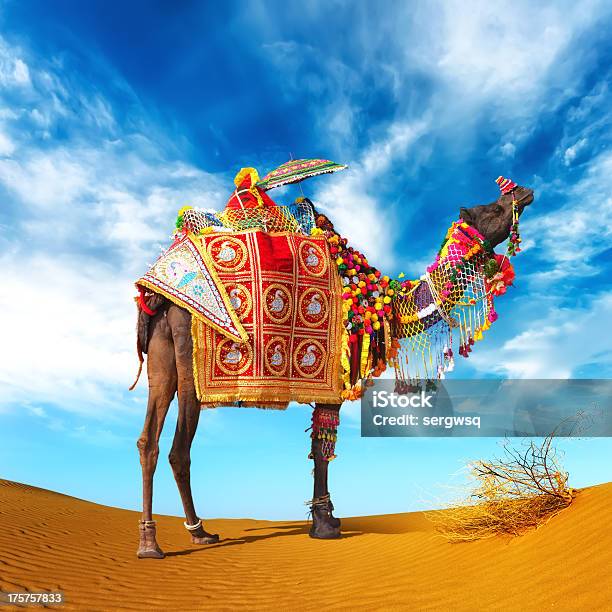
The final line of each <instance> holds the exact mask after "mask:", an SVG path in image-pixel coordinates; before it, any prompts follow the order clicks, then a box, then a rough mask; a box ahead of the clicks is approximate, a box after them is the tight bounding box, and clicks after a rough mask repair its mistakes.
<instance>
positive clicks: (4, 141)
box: [0, 132, 15, 157]
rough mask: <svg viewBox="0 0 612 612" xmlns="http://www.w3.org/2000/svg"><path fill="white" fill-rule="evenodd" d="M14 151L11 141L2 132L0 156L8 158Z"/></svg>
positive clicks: (0, 135)
mask: <svg viewBox="0 0 612 612" xmlns="http://www.w3.org/2000/svg"><path fill="white" fill-rule="evenodd" d="M14 150H15V144H14V143H13V141H12V140H11V139H10V138H9V137H8V136H7V135H6V134H4V133H3V132H0V156H1V157H8V156H9V155H11V154H12V153H13V151H14Z"/></svg>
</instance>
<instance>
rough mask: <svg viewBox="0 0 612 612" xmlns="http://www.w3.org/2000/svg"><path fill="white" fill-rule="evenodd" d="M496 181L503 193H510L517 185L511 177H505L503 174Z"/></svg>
mask: <svg viewBox="0 0 612 612" xmlns="http://www.w3.org/2000/svg"><path fill="white" fill-rule="evenodd" d="M495 182H496V183H497V184H498V185H499V188H500V190H501V192H502V195H506V194H507V193H510V192H511V191H512V190H513V189H514V188H515V187H516V183H515V182H513V181H512V180H511V179H509V178H504V177H503V176H498V177H497V180H496V181H495Z"/></svg>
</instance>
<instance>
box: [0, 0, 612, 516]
mask: <svg viewBox="0 0 612 612" xmlns="http://www.w3.org/2000/svg"><path fill="white" fill-rule="evenodd" d="M175 4H176V3H171V2H157V3H154V2H129V3H108V2H104V3H103V2H95V1H90V2H87V3H78V2H62V1H59V2H54V3H53V5H51V4H50V3H48V2H43V1H38V2H35V1H22V2H2V3H0V264H1V266H2V283H0V306H1V312H2V317H1V318H0V338H2V346H3V348H4V350H3V351H1V352H0V385H1V386H0V436H1V438H0V439H1V440H2V444H0V475H1V476H3V477H6V478H11V479H15V480H20V481H24V482H28V483H31V484H36V485H40V486H46V487H50V488H53V489H56V490H60V491H63V492H67V493H70V494H73V495H77V496H82V497H86V498H88V499H92V500H96V501H101V502H103V503H107V504H112V505H119V506H123V507H130V508H137V507H138V505H139V497H140V466H139V463H138V457H137V453H136V448H135V440H136V438H137V437H138V435H139V432H140V428H141V426H142V420H143V416H144V409H145V403H146V389H145V385H141V386H140V387H139V388H138V390H137V391H136V392H135V393H128V392H127V391H126V387H127V386H128V385H129V384H130V383H131V380H132V377H133V374H134V372H135V368H136V358H135V355H134V342H135V339H134V324H135V318H134V314H135V313H134V306H133V303H132V299H131V298H132V295H133V292H134V291H133V285H132V283H133V281H134V280H135V279H137V278H138V277H139V276H140V275H141V274H142V273H143V272H144V271H145V270H146V268H147V265H148V264H150V263H151V262H152V261H153V260H154V259H155V258H156V255H157V254H158V253H159V251H160V249H161V248H163V246H164V245H166V244H167V242H168V237H169V235H170V233H171V229H172V226H173V222H174V218H175V215H176V211H177V210H178V208H180V207H181V206H183V205H185V204H191V205H195V206H198V205H199V206H204V207H213V208H215V207H221V206H222V205H223V204H224V202H225V200H226V199H227V197H228V195H229V192H230V190H231V187H232V179H233V176H234V174H235V173H236V171H237V170H238V169H239V168H240V167H241V166H244V165H253V166H255V167H257V168H258V169H259V171H260V173H264V172H266V171H268V170H270V169H272V168H274V167H275V166H276V165H278V164H280V163H282V162H283V161H286V160H287V159H288V157H289V155H293V156H294V157H319V156H321V157H328V158H331V159H334V160H336V161H341V162H344V163H348V164H349V166H350V168H349V170H347V171H345V172H344V173H342V174H338V175H334V176H326V177H321V178H318V179H312V180H311V181H309V182H308V184H305V185H304V189H305V190H306V192H307V194H308V195H310V196H311V197H312V198H313V200H315V201H316V202H317V203H318V204H319V205H320V206H321V207H322V208H324V209H325V210H326V211H328V212H329V214H330V216H331V217H332V218H333V219H334V220H335V221H336V222H337V226H338V227H339V228H340V230H341V232H342V233H343V234H344V235H346V236H347V237H349V238H350V239H351V240H352V242H353V243H355V244H356V245H357V246H359V247H360V248H362V249H363V251H364V252H366V253H367V254H368V257H369V259H370V261H372V262H373V263H374V264H375V265H377V266H378V267H380V268H381V269H383V270H384V271H385V272H386V273H389V274H397V273H399V272H402V271H403V272H405V273H406V274H407V275H409V276H417V275H419V274H420V273H421V272H422V270H423V269H424V268H425V266H426V265H427V264H428V263H430V262H431V261H432V259H433V256H434V254H435V250H436V247H437V246H438V244H439V242H440V239H441V238H442V236H443V235H444V232H445V230H446V228H447V227H448V225H449V224H450V222H451V221H453V220H454V219H455V218H456V217H457V213H458V210H459V207H460V206H464V205H468V206H469V205H473V204H477V203H486V202H489V201H491V200H493V199H494V198H495V197H496V195H497V191H496V189H497V188H496V185H495V183H494V179H495V178H496V177H497V176H498V175H499V174H503V175H505V176H510V177H512V178H513V179H514V180H516V181H517V182H519V183H521V184H524V185H528V186H530V187H532V188H533V189H535V191H536V201H535V203H534V204H533V206H532V207H531V208H530V209H529V210H528V211H527V212H526V213H525V215H524V217H523V219H522V223H521V230H522V234H523V237H524V241H525V242H524V246H525V248H524V252H523V253H522V254H521V256H520V257H518V258H517V259H516V261H515V267H516V272H517V281H516V287H515V288H514V289H513V290H512V291H511V292H510V293H509V294H508V295H507V296H505V297H504V298H503V299H500V300H499V301H498V311H499V313H500V319H499V321H498V323H496V325H495V326H493V328H492V329H491V330H490V331H489V332H488V335H487V338H486V340H485V341H484V342H483V343H482V344H481V345H480V346H479V347H478V350H476V351H475V352H474V353H473V355H472V357H470V359H469V360H467V361H462V362H461V363H460V364H459V367H458V368H457V369H456V372H455V375H456V376H458V377H459V376H461V377H483V376H491V375H495V376H510V377H545V378H554V377H569V376H574V377H610V376H611V375H612V350H611V349H612V347H611V345H610V332H609V328H610V325H611V323H612V288H611V281H610V278H611V272H612V258H611V249H610V239H611V237H612V199H611V196H610V193H611V189H610V184H609V178H610V176H611V174H612V152H611V151H610V127H609V126H610V108H611V104H610V103H611V101H612V93H611V92H610V71H611V68H610V66H611V65H612V62H611V59H612V47H611V45H610V43H609V31H610V25H611V24H612V21H611V14H610V8H609V3H606V2H583V3H579V4H578V3H564V2H555V3H550V4H545V3H539V5H538V6H535V5H534V4H533V3H528V2H513V3H498V2H486V3H485V2H482V3H470V4H471V6H470V7H469V10H467V9H466V6H465V3H459V2H456V3H455V2H440V3H436V2H428V3H425V2H423V3H391V2H387V3H380V6H379V5H376V4H373V3H346V2H329V1H328V2H306V3H299V4H298V3H294V4H288V3H274V2H252V3H247V2H224V3H212V2H211V3H202V2H192V3H190V2H182V3H180V7H177V6H175ZM295 195H296V193H295V192H292V191H291V190H288V191H287V192H286V193H284V194H283V195H282V196H281V197H280V198H279V199H280V200H281V202H282V201H283V198H286V199H290V198H291V199H292V198H293V197H295ZM172 410H173V412H172V413H171V414H170V417H169V420H168V425H167V431H166V432H165V433H164V435H163V439H162V453H161V458H162V459H161V461H160V465H159V468H158V474H157V479H156V497H155V509H156V510H157V511H159V512H167V513H175V514H180V502H179V498H178V494H177V492H176V491H175V488H174V483H173V480H172V475H171V471H170V469H169V467H168V464H167V462H166V461H165V455H166V454H167V451H168V450H169V445H170V443H171V435H172V430H173V426H172V424H171V423H172V418H173V416H174V415H175V408H174V407H173V408H172ZM344 414H345V416H344V418H343V425H342V427H341V437H340V441H339V445H338V452H339V456H340V458H339V459H338V461H336V462H334V464H333V465H332V483H333V493H334V497H335V501H336V506H337V507H338V509H339V513H340V514H344V515H349V514H359V513H374V512H392V511H405V510H411V509H414V508H418V507H422V506H423V505H432V504H433V503H436V502H437V500H440V499H446V497H447V492H446V490H445V489H444V485H446V484H448V483H449V482H453V481H454V476H453V475H454V474H456V473H457V472H458V470H459V469H460V467H461V465H462V464H463V462H464V461H465V460H467V459H470V458H479V457H482V456H487V455H490V454H491V453H492V452H494V451H495V450H496V448H497V446H496V444H497V441H496V440H473V439H469V440H465V441H462V440H413V439H406V440H366V439H361V438H360V437H359V429H358V425H359V423H358V412H357V406H355V405H353V406H350V405H347V406H346V410H345V412H344ZM308 424H309V409H308V408H303V407H292V408H291V409H290V410H289V411H288V412H287V413H280V414H279V413H269V412H263V411H262V412H260V411H252V410H232V409H225V410H218V411H209V412H206V413H205V414H204V415H203V419H202V422H201V427H200V431H199V432H198V437H197V438H196V442H195V444H194V453H193V464H192V469H193V483H194V492H195V495H196V498H197V501H198V508H199V512H200V513H201V514H202V515H204V516H255V517H263V518H299V517H302V516H303V510H302V507H301V501H302V500H303V499H306V498H307V497H308V495H309V494H310V487H311V484H310V469H311V466H310V464H309V462H307V461H306V458H305V457H306V454H307V447H308V438H307V434H305V433H303V430H304V429H305V428H306V427H307V426H308ZM563 446H564V448H565V450H566V463H567V465H568V467H569V469H570V472H571V473H572V476H573V477H574V480H575V485H576V486H581V485H585V484H592V483H595V482H602V481H607V480H611V477H610V473H609V471H606V469H605V468H604V467H603V466H604V465H605V464H607V465H609V464H610V461H609V458H610V456H611V455H612V443H611V442H610V441H608V440H595V441H589V440H584V441H571V442H567V443H565V444H564V445H563ZM602 457H607V459H606V461H602Z"/></svg>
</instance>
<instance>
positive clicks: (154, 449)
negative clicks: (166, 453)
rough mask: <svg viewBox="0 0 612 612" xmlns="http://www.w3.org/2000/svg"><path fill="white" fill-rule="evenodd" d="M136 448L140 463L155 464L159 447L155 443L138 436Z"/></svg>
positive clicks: (145, 437)
mask: <svg viewBox="0 0 612 612" xmlns="http://www.w3.org/2000/svg"><path fill="white" fill-rule="evenodd" d="M136 448H138V452H139V454H140V461H141V463H143V464H144V463H145V462H147V463H148V462H151V461H153V462H156V461H157V457H158V455H159V446H158V444H157V442H155V441H152V440H151V439H150V438H148V437H147V436H140V438H138V440H137V442H136Z"/></svg>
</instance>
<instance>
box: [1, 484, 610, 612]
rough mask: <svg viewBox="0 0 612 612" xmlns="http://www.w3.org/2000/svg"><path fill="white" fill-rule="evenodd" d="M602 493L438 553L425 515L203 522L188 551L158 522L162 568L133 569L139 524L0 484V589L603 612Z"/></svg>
mask: <svg viewBox="0 0 612 612" xmlns="http://www.w3.org/2000/svg"><path fill="white" fill-rule="evenodd" d="M611 506H612V483H609V484H605V485H600V486H597V487H591V488H588V489H585V490H583V491H581V492H580V494H579V496H578V497H577V498H576V500H575V502H574V504H573V505H572V506H571V507H570V508H568V509H567V510H564V511H563V512H562V513H561V514H559V515H558V516H556V517H554V518H553V519H552V520H551V521H550V522H549V523H548V524H547V525H546V526H544V527H542V528H540V529H539V530H537V531H534V532H531V533H529V534H527V535H525V536H523V537H520V538H515V539H504V538H499V539H494V540H487V541H482V542H475V543H467V544H454V545H452V544H448V543H446V542H444V541H442V540H441V539H439V538H438V537H437V536H435V534H434V532H433V530H432V527H431V525H430V524H429V522H428V521H427V520H426V519H425V518H424V516H423V515H422V514H421V513H409V514H397V515H385V516H368V517H358V518H349V519H344V523H343V524H344V530H345V536H344V537H343V538H342V539H341V540H335V541H318V540H312V539H310V538H309V537H308V535H307V525H306V523H304V522H267V521H255V520H223V519H218V520H210V521H207V523H206V526H207V528H208V529H209V531H214V532H219V533H220V534H221V535H222V537H223V540H222V542H220V543H219V544H217V545H214V546H209V547H195V546H193V545H191V544H190V542H189V538H188V534H187V532H186V531H185V529H184V528H183V526H182V521H181V519H179V518H175V517H167V516H160V517H156V518H157V519H158V526H159V542H160V545H161V546H162V548H163V549H164V551H165V552H166V553H167V555H168V556H167V557H166V559H164V560H161V561H154V560H140V561H139V560H137V559H136V555H135V552H136V548H137V540H138V530H137V521H138V518H139V517H138V514H137V513H135V512H129V511H126V510H118V509H116V508H108V507H105V506H100V505H97V504H92V503H90V502H86V501H82V500H80V499H76V498H73V497H68V496H65V495H60V494H58V493H53V492H51V491H46V490H43V489H37V488H34V487H29V486H26V485H21V484H17V483H13V482H9V481H4V480H0V590H2V591H5V592H6V591H23V590H32V591H36V590H50V591H53V590H60V591H63V592H64V593H65V597H66V600H67V602H66V604H64V606H63V607H62V609H71V610H72V609H76V610H88V611H89V610H116V609H122V610H143V609H147V610H150V609H165V610H198V609H214V610H235V609H247V608H248V609H271V608H275V609H277V610H286V609H293V610H296V609H297V610H323V609H326V610H327V609H348V608H352V609H368V610H373V609H386V610H388V609H400V608H401V609H407V608H409V609H426V610H438V609H440V610H475V609H476V610H510V609H518V610H520V611H521V612H523V611H524V610H542V609H544V610H547V609H555V610H602V609H612V578H611V573H610V568H611V567H612V529H611V526H610V508H611Z"/></svg>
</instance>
